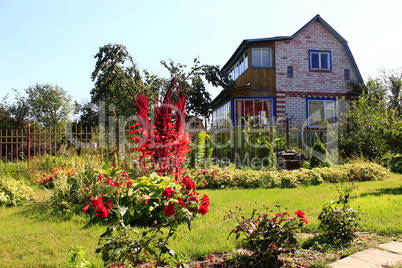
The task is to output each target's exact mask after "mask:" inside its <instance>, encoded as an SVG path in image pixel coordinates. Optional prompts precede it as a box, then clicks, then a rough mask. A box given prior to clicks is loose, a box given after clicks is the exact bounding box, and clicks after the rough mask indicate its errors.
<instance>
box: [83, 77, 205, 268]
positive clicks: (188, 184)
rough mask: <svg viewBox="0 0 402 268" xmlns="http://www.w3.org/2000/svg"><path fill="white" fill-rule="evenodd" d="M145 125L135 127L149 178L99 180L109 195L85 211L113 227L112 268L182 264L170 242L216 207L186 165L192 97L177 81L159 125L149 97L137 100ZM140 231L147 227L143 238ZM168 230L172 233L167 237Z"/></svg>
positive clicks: (106, 249) (108, 252)
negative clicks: (188, 97)
mask: <svg viewBox="0 0 402 268" xmlns="http://www.w3.org/2000/svg"><path fill="white" fill-rule="evenodd" d="M175 87H177V88H178V89H179V92H178V98H177V102H176V103H174V102H172V100H171V95H172V90H173V89H174V88H175ZM134 101H135V102H136V104H137V117H138V121H139V123H137V124H135V125H134V126H133V127H136V129H135V130H133V131H131V132H130V133H133V134H136V135H137V136H135V137H134V138H133V139H134V141H135V142H136V143H137V145H138V146H137V147H136V148H134V150H137V151H138V152H140V156H139V158H138V163H139V167H140V168H141V170H142V172H144V174H146V176H143V177H140V178H135V179H132V178H130V176H129V174H128V173H127V172H125V171H117V170H114V169H112V170H110V172H109V173H108V174H106V173H105V174H100V175H99V176H98V180H99V183H101V184H104V185H106V186H107V187H106V188H105V192H104V193H102V194H101V195H98V196H91V200H90V201H88V202H87V203H86V204H85V205H84V207H83V208H82V211H84V212H88V211H95V214H96V215H97V216H98V217H99V218H102V219H106V221H107V222H108V227H107V229H106V232H105V233H104V234H103V235H101V239H100V244H102V246H101V247H100V248H99V249H98V250H97V252H99V253H102V259H103V260H104V262H105V265H106V266H109V265H110V266H120V265H124V266H125V267H132V266H134V265H138V264H142V263H144V262H150V263H155V264H157V265H158V264H160V263H161V262H163V263H168V264H169V265H172V264H173V263H174V264H175V265H176V264H177V258H176V257H175V254H174V252H173V251H172V250H171V249H169V248H168V240H169V238H171V237H172V236H173V235H175V234H176V232H177V228H178V226H179V224H180V223H182V222H187V223H188V227H189V228H191V222H192V219H193V217H194V216H196V215H197V214H201V215H205V214H206V213H207V212H208V210H209V205H210V201H209V198H208V196H207V195H204V196H202V197H200V196H199V194H198V193H197V192H196V191H195V189H196V183H195V182H194V181H192V180H191V179H190V178H189V177H188V176H183V173H184V172H185V166H184V162H185V160H186V154H187V153H188V152H189V151H190V149H189V148H188V145H189V144H188V138H189V135H188V134H187V133H186V132H185V131H184V126H185V118H186V109H185V103H186V97H185V95H184V92H183V89H182V88H181V86H180V85H177V84H176V80H172V83H171V85H170V87H169V89H168V91H167V93H166V95H165V97H164V99H163V100H162V101H161V102H157V104H156V105H155V107H154V109H153V112H154V118H153V120H150V119H149V116H148V113H149V111H148V99H147V97H146V96H145V95H140V96H138V98H134ZM134 225H143V226H146V227H147V228H146V230H145V231H143V232H141V233H140V232H139V231H138V230H135V229H133V228H132V226H134ZM166 229H168V232H166Z"/></svg>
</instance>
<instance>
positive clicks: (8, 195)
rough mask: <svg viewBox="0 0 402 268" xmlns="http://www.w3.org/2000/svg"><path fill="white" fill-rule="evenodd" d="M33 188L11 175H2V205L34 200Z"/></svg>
mask: <svg viewBox="0 0 402 268" xmlns="http://www.w3.org/2000/svg"><path fill="white" fill-rule="evenodd" d="M32 194H33V191H32V189H31V188H30V187H29V186H27V185H25V184H24V183H22V182H20V181H17V180H15V179H13V178H10V177H4V176H2V177H0V205H1V206H16V205H18V204H21V203H22V202H24V201H28V200H32Z"/></svg>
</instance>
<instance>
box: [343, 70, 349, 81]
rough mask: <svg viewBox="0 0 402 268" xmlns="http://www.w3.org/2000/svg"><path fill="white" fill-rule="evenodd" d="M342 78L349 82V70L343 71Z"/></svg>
mask: <svg viewBox="0 0 402 268" xmlns="http://www.w3.org/2000/svg"><path fill="white" fill-rule="evenodd" d="M343 76H344V78H345V80H350V70H349V69H344V70H343Z"/></svg>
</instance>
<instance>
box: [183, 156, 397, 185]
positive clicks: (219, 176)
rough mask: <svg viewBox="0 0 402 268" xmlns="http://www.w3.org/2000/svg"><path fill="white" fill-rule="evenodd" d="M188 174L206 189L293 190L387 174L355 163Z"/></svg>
mask: <svg viewBox="0 0 402 268" xmlns="http://www.w3.org/2000/svg"><path fill="white" fill-rule="evenodd" d="M187 174H188V175H189V176H190V177H191V178H193V179H194V180H195V181H196V182H197V183H198V184H204V187H205V188H210V189H220V188H224V187H239V188H259V187H262V188H277V187H280V188H295V187H297V186H299V185H318V184H321V183H323V182H344V181H375V180H383V179H384V178H386V177H387V176H388V174H389V171H388V169H386V168H384V167H382V166H381V165H378V164H375V163H372V162H367V161H354V162H351V163H347V164H344V165H338V166H333V167H322V168H313V169H305V168H301V169H298V170H280V171H270V170H252V169H236V168H234V166H228V167H224V168H220V167H218V166H210V167H208V168H200V167H196V168H193V169H188V170H187Z"/></svg>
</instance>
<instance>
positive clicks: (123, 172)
mask: <svg viewBox="0 0 402 268" xmlns="http://www.w3.org/2000/svg"><path fill="white" fill-rule="evenodd" d="M120 173H121V175H123V176H124V177H128V173H127V172H125V171H122V172H120Z"/></svg>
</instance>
